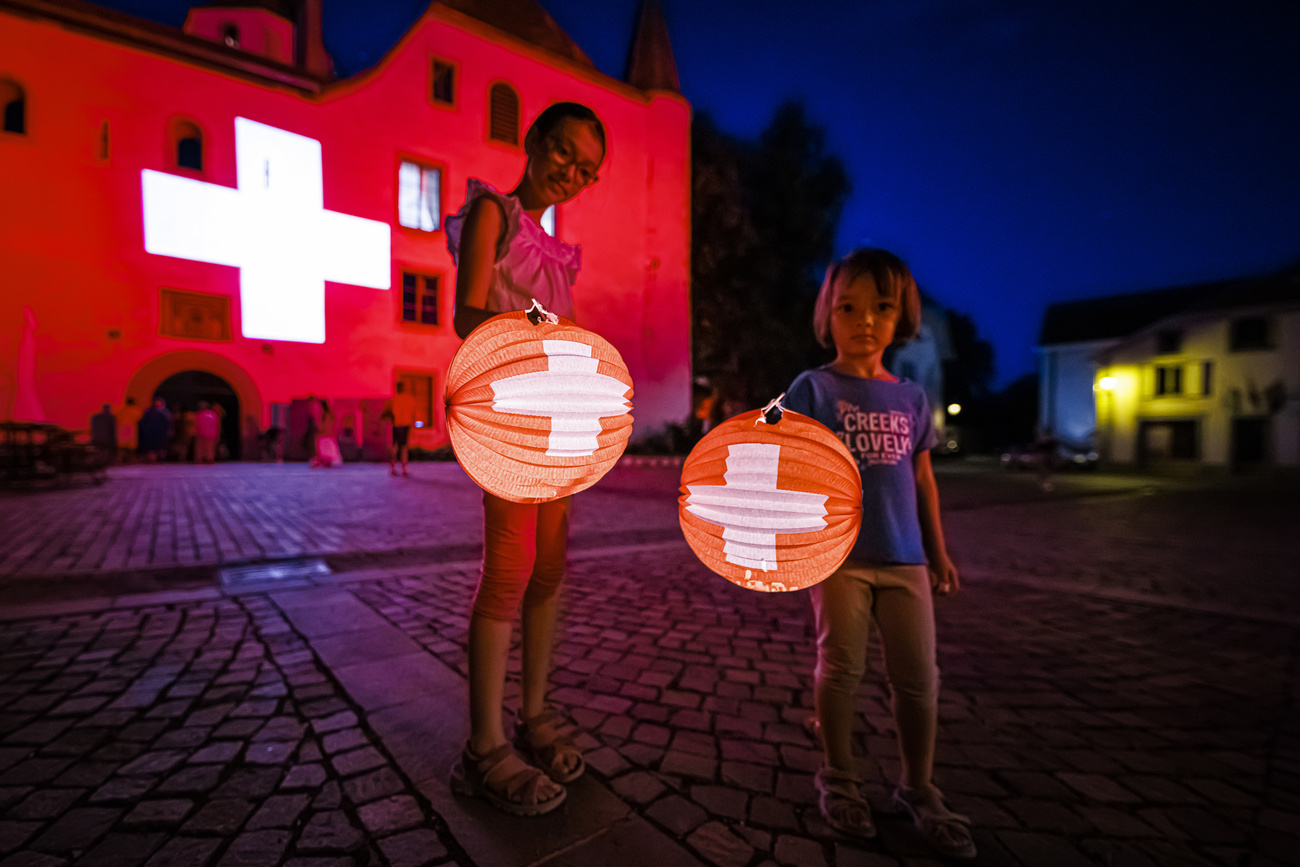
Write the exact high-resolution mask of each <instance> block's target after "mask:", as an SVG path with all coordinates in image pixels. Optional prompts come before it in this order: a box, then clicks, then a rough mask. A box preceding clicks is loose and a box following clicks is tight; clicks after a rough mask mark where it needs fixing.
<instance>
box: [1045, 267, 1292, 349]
mask: <svg viewBox="0 0 1300 867" xmlns="http://www.w3.org/2000/svg"><path fill="white" fill-rule="evenodd" d="M1289 302H1300V266H1293V267H1291V268H1288V269H1285V270H1283V271H1280V272H1277V273H1273V274H1266V275H1264V276H1262V277H1246V278H1240V279H1236V280H1222V281H1218V282H1214V283H1200V284H1196V285H1193V286H1179V287H1176V288H1173V289H1156V290H1152V291H1150V292H1134V293H1131V294H1127V295H1111V296H1108V297H1106V298H1085V299H1083V300H1080V301H1060V302H1057V303H1055V304H1050V305H1048V307H1047V310H1046V312H1044V314H1043V325H1042V328H1041V329H1040V330H1039V332H1038V345H1039V346H1052V345H1055V344H1060V343H1084V342H1088V341H1094V340H1115V339H1119V338H1122V337H1127V336H1128V335H1130V334H1133V333H1134V332H1136V331H1140V330H1141V329H1143V328H1146V327H1148V326H1150V325H1153V324H1155V323H1156V322H1158V321H1160V320H1161V319H1165V318H1168V317H1170V316H1177V315H1179V314H1182V313H1197V312H1211V311H1216V310H1229V309H1236V308H1242V307H1253V306H1258V305H1262V304H1278V303H1289Z"/></svg>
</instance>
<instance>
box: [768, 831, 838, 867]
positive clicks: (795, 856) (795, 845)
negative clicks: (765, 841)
mask: <svg viewBox="0 0 1300 867" xmlns="http://www.w3.org/2000/svg"><path fill="white" fill-rule="evenodd" d="M773 855H774V856H775V857H776V861H777V863H778V864H790V865H794V867H826V855H825V853H824V852H823V851H822V845H821V843H818V842H817V841H816V840H809V839H808V838H806V837H795V836H791V835H789V834H782V835H781V836H780V837H777V838H776V847H775V849H774V850H773Z"/></svg>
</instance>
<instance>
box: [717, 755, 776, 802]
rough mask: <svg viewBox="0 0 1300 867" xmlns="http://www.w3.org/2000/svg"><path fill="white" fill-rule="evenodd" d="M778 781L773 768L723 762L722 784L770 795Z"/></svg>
mask: <svg viewBox="0 0 1300 867" xmlns="http://www.w3.org/2000/svg"><path fill="white" fill-rule="evenodd" d="M775 780H776V773H775V771H774V769H773V768H771V767H769V766H767V765H755V764H749V763H748V762H723V763H722V782H724V783H726V784H728V785H731V786H736V787H737V788H741V789H747V790H749V791H751V792H762V793H765V794H770V793H771V792H772V790H773V785H774V783H775Z"/></svg>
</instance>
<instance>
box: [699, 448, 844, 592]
mask: <svg viewBox="0 0 1300 867" xmlns="http://www.w3.org/2000/svg"><path fill="white" fill-rule="evenodd" d="M780 460H781V447H780V446H779V445H776V444H774V443H737V444H736V445H732V446H728V447H727V471H726V472H725V473H724V474H723V476H722V478H723V483H722V484H721V485H689V486H688V487H687V489H686V490H687V497H686V510H687V511H688V512H690V513H691V514H693V515H695V516H696V517H699V518H701V519H702V520H705V521H708V522H709V523H710V524H714V525H716V526H719V527H722V528H723V529H722V538H723V547H722V551H723V553H724V554H726V556H727V562H728V563H734V564H736V565H737V566H744V567H745V568H746V569H761V570H762V571H764V572H771V571H773V570H775V569H776V567H777V562H776V536H777V534H778V533H782V534H785V533H811V532H815V531H817V530H820V529H822V528H824V527H825V526H826V514H827V512H826V499H827V498H826V496H825V495H824V494H809V493H805V492H803V491H786V490H782V489H780V488H778V487H777V486H776V478H777V467H778V465H779V464H780Z"/></svg>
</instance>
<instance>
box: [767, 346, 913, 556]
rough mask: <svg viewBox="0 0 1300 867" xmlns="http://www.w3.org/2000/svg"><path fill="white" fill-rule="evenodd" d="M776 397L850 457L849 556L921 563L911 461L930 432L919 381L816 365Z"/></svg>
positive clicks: (800, 375)
mask: <svg viewBox="0 0 1300 867" xmlns="http://www.w3.org/2000/svg"><path fill="white" fill-rule="evenodd" d="M783 403H784V405H785V407H786V409H792V410H794V411H795V412H798V413H803V414H804V415H807V416H812V417H813V418H815V419H817V421H819V422H821V423H822V424H824V425H826V427H828V428H830V429H831V431H832V432H834V434H835V435H836V436H837V437H839V438H840V442H842V443H844V445H846V446H848V449H849V453H850V454H852V455H853V459H854V460H856V461H857V462H858V472H859V473H861V474H862V530H861V531H860V532H859V533H858V541H857V542H856V543H855V544H854V546H853V551H852V553H850V555H849V556H850V557H852V558H853V559H855V560H865V561H867V562H870V563H912V564H916V563H924V562H925V547H924V546H923V545H922V544H921V522H920V519H919V518H918V517H917V513H916V473H915V470H914V467H913V464H912V462H913V460H915V457H916V455H917V454H918V453H920V452H922V451H925V450H927V449H929V448H931V447H933V446H934V444H935V443H936V442H937V441H938V438H937V436H936V435H935V431H934V422H933V420H932V418H931V416H930V406H929V402H928V401H927V400H926V399H925V391H924V390H923V389H922V388H921V386H919V385H917V384H916V383H914V382H909V381H906V380H900V381H898V382H886V381H884V380H880V379H863V378H861V377H858V376H849V375H847V374H843V373H838V372H836V371H834V370H831V369H830V367H829V366H827V367H818V368H814V369H813V370H805V371H804V372H803V373H801V374H799V376H797V377H796V378H795V381H794V382H793V383H791V384H790V388H789V390H788V391H787V392H786V395H785V400H784V401H783Z"/></svg>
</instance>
